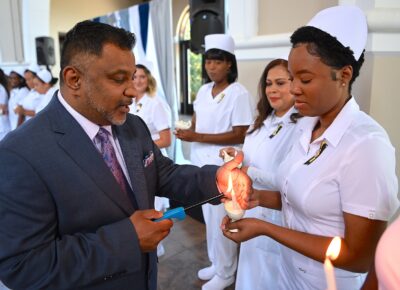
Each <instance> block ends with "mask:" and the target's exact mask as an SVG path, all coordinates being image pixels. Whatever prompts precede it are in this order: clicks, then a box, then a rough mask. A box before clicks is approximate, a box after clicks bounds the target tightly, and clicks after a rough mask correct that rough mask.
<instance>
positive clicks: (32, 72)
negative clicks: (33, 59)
mask: <svg viewBox="0 0 400 290" xmlns="http://www.w3.org/2000/svg"><path fill="white" fill-rule="evenodd" d="M27 72H29V73H31V74H32V76H36V72H34V71H33V70H30V69H29V68H27V69H26V70H25V71H24V73H27Z"/></svg>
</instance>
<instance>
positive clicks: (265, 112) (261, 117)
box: [247, 58, 302, 134]
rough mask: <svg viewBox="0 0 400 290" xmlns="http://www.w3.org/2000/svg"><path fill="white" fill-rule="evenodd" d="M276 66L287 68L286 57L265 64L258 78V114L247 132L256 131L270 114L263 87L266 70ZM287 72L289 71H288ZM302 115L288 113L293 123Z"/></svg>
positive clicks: (269, 106) (270, 108)
mask: <svg viewBox="0 0 400 290" xmlns="http://www.w3.org/2000/svg"><path fill="white" fill-rule="evenodd" d="M277 66H283V67H284V68H285V69H286V70H287V69H288V61H287V60H286V59H282V58H277V59H274V60H272V61H270V62H269V63H268V64H267V66H266V67H265V68H264V71H263V73H262V74H261V77H260V80H259V82H258V98H259V101H258V103H257V111H258V115H257V117H256V119H255V121H254V126H253V128H252V129H251V130H250V131H249V132H248V133H247V134H251V133H253V132H254V131H257V130H258V129H260V128H261V127H262V126H263V124H264V121H265V119H267V118H268V116H269V115H271V114H272V112H273V111H274V109H273V108H272V106H271V104H270V103H269V101H268V98H267V94H266V93H265V89H266V88H267V81H266V80H267V76H268V72H269V71H270V70H271V69H272V68H274V67H277ZM288 73H289V71H288ZM301 117H302V116H301V115H300V114H298V113H293V114H291V115H290V119H291V121H292V122H293V123H296V122H297V120H298V119H299V118H301Z"/></svg>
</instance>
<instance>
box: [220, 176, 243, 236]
mask: <svg viewBox="0 0 400 290" xmlns="http://www.w3.org/2000/svg"><path fill="white" fill-rule="evenodd" d="M227 192H230V193H231V197H232V200H229V201H226V202H225V204H224V207H225V210H226V212H227V214H228V216H229V217H230V218H231V221H232V222H234V221H237V220H239V219H241V218H242V217H243V215H244V210H243V209H242V208H241V207H240V206H239V204H238V203H237V200H236V196H235V191H234V190H233V182H232V176H231V175H230V174H229V179H228V189H227ZM229 231H230V232H233V233H236V232H238V229H231V230H229Z"/></svg>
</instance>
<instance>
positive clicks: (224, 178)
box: [217, 151, 253, 209]
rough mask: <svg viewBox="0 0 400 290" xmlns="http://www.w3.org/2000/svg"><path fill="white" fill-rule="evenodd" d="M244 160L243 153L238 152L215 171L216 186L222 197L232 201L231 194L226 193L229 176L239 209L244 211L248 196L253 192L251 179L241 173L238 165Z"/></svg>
mask: <svg viewBox="0 0 400 290" xmlns="http://www.w3.org/2000/svg"><path fill="white" fill-rule="evenodd" d="M243 158H244V155H243V152H242V151H238V152H237V154H236V156H235V158H234V159H233V160H231V161H229V162H227V163H225V164H224V165H223V166H221V167H220V168H218V171H217V186H218V188H219V190H220V191H222V192H223V193H224V195H225V196H226V197H227V198H229V199H232V195H231V192H228V191H227V190H228V182H229V176H231V178H232V185H233V191H234V192H235V196H236V200H237V202H238V203H239V205H240V207H241V208H243V209H246V208H247V207H248V203H249V199H250V195H251V193H252V191H253V188H252V182H251V179H250V178H249V177H248V176H247V174H246V173H244V172H243V171H241V170H240V169H239V168H237V167H238V166H239V164H241V163H242V161H243Z"/></svg>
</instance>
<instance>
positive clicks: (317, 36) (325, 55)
mask: <svg viewBox="0 0 400 290" xmlns="http://www.w3.org/2000/svg"><path fill="white" fill-rule="evenodd" d="M290 42H291V43H292V47H296V46H297V45H298V44H301V43H305V44H307V51H308V52H309V53H310V54H311V55H315V56H318V57H320V58H321V61H322V62H323V63H324V64H326V65H328V66H330V67H332V68H334V69H341V68H342V67H344V66H346V65H350V66H351V67H352V68H353V76H352V78H351V80H350V83H349V93H350V92H351V87H352V84H353V83H354V80H355V79H356V78H357V77H358V75H359V74H360V69H361V66H362V64H363V63H364V52H363V53H362V54H361V56H360V58H359V59H358V60H356V59H355V57H354V53H353V51H352V50H351V49H350V47H344V45H343V44H341V43H340V42H339V41H338V40H337V39H336V37H333V36H332V35H330V34H329V33H327V32H325V31H322V30H321V29H318V28H316V27H313V26H303V27H300V28H299V29H297V30H296V31H295V32H294V33H293V34H292V36H291V37H290ZM333 79H334V76H333Z"/></svg>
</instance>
